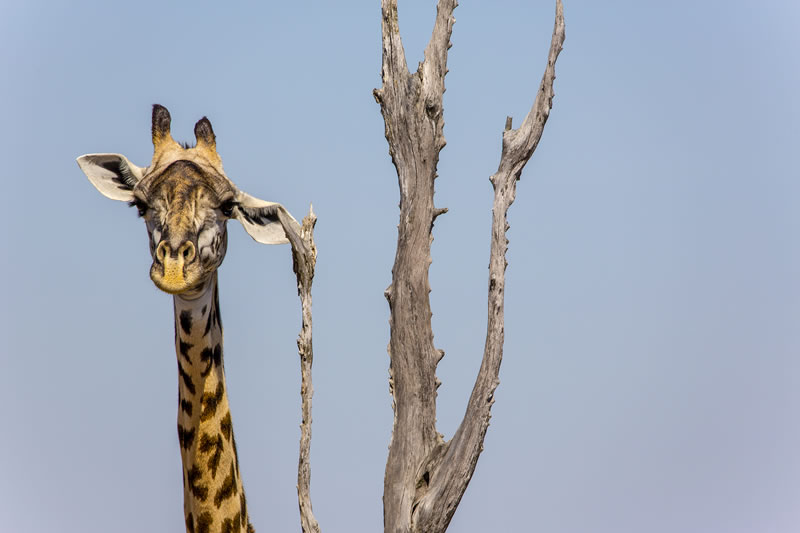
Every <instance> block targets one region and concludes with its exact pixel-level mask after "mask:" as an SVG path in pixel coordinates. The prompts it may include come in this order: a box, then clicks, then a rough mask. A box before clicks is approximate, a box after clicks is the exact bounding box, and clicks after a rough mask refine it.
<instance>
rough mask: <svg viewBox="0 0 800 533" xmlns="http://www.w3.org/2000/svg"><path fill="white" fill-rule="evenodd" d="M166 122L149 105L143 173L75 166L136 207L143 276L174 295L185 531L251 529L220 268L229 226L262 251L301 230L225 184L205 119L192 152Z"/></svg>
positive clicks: (117, 160) (99, 161)
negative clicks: (231, 403) (229, 379)
mask: <svg viewBox="0 0 800 533" xmlns="http://www.w3.org/2000/svg"><path fill="white" fill-rule="evenodd" d="M170 123H171V118H170V115H169V111H167V109H166V108H165V107H162V106H160V105H155V106H153V120H152V140H153V159H152V161H151V163H150V165H149V166H147V167H138V166H136V165H134V164H133V163H131V162H130V161H129V160H128V158H126V157H125V156H124V155H121V154H87V155H83V156H81V157H79V158H78V165H79V166H80V168H81V170H83V172H84V173H85V174H86V176H87V177H88V178H89V180H90V181H91V182H92V184H93V185H94V186H95V187H96V188H97V190H99V191H100V192H101V193H102V194H103V195H104V196H106V197H108V198H111V199H113V200H120V201H125V202H128V203H129V204H130V205H132V206H135V207H136V208H137V209H138V211H139V215H140V216H141V217H142V218H143V219H144V221H145V225H146V226H147V233H148V237H149V243H150V254H151V256H152V258H153V263H152V266H151V267H150V277H151V279H152V280H153V282H154V283H155V285H156V286H157V287H158V288H159V289H161V290H163V291H165V292H168V293H170V294H172V295H173V302H174V311H175V351H176V355H177V360H178V442H179V445H180V452H181V461H182V464H183V487H184V516H185V519H186V531H187V533H211V532H214V533H217V532H220V533H240V532H245V533H246V532H252V531H253V529H252V526H251V525H250V521H249V517H248V513H247V504H246V499H245V496H244V490H243V488H242V480H241V476H240V474H239V460H238V457H237V453H236V441H235V439H234V437H233V426H232V421H231V414H230V409H229V407H228V395H227V391H226V383H225V371H224V362H223V348H222V319H221V316H220V310H219V293H218V287H217V269H218V268H219V266H220V265H221V264H222V261H223V259H224V258H225V252H226V250H227V242H228V238H227V226H226V224H227V221H228V220H229V219H236V220H238V221H239V222H240V223H241V224H242V225H243V226H244V229H245V230H246V231H247V233H249V234H250V236H251V237H252V238H253V239H255V240H256V241H258V242H260V243H263V244H284V243H288V242H289V236H290V235H291V236H293V237H294V236H295V235H299V233H300V226H299V224H298V223H297V221H296V220H295V219H294V218H293V217H292V216H291V215H290V214H289V213H288V212H287V211H286V209H284V207H283V206H282V205H280V204H277V203H274V202H267V201H264V200H260V199H258V198H255V197H253V196H250V195H249V194H247V193H245V192H243V191H240V190H239V189H238V188H237V187H236V185H234V183H233V182H232V181H231V180H230V179H228V177H227V176H226V175H225V171H224V170H223V168H222V159H221V158H220V156H219V154H218V153H217V149H216V136H215V135H214V130H213V129H212V127H211V122H209V120H208V119H207V118H205V117H203V118H202V119H200V121H198V122H197V124H196V125H195V128H194V133H195V137H196V140H197V143H196V145H195V146H193V147H188V146H185V145H181V144H179V143H177V142H176V141H175V140H174V139H173V138H172V135H171V133H170Z"/></svg>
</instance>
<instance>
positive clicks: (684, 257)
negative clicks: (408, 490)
mask: <svg viewBox="0 0 800 533" xmlns="http://www.w3.org/2000/svg"><path fill="white" fill-rule="evenodd" d="M553 12H554V1H550V0H547V1H539V0H527V1H522V0H491V1H482V2H475V1H469V0H464V1H462V3H461V6H460V7H459V8H458V9H457V10H456V18H457V23H456V25H455V28H454V33H453V38H452V41H453V48H452V49H451V50H450V60H449V67H450V74H449V75H448V77H447V80H446V85H447V89H448V90H447V94H446V96H445V102H444V104H445V111H444V112H445V120H446V126H445V135H446V137H447V140H448V145H447V147H446V148H445V149H444V151H443V152H442V155H441V163H440V166H439V174H440V179H439V180H438V181H437V205H440V206H443V207H448V208H449V209H450V212H449V213H448V214H447V215H445V216H442V217H440V218H439V219H438V220H437V222H436V228H435V231H434V235H435V238H436V240H435V242H434V243H433V259H434V263H433V265H432V268H431V285H432V287H433V292H432V295H431V297H432V306H433V312H434V331H435V334H436V339H435V342H436V345H437V347H439V348H442V349H444V350H445V351H446V353H447V355H446V356H445V358H444V359H443V361H442V363H441V364H440V366H439V371H438V376H439V377H440V378H441V380H442V381H443V383H444V385H443V386H442V387H441V389H440V394H439V413H438V418H439V424H440V430H441V431H442V432H443V433H444V434H445V436H446V437H447V438H449V437H450V436H451V435H452V433H453V431H454V429H455V428H456V426H457V424H458V422H459V420H460V417H461V416H462V414H463V410H464V407H465V403H466V399H467V396H468V394H469V390H470V389H471V385H472V380H473V379H474V375H475V373H476V371H477V368H478V364H479V360H480V356H481V352H482V349H483V340H484V335H485V322H486V286H487V279H486V278H487V269H486V267H487V264H488V247H489V227H490V209H491V198H492V195H491V186H490V184H489V182H488V177H489V176H490V175H491V174H492V173H493V171H494V170H495V169H496V168H497V163H498V161H499V155H500V133H501V131H502V128H503V124H504V122H505V117H506V115H513V116H514V118H515V124H519V123H520V121H521V120H522V118H523V117H524V115H525V113H526V112H527V110H528V109H529V107H530V105H531V103H532V101H533V97H534V94H535V91H536V88H537V86H538V83H539V79H540V77H541V74H542V70H543V68H544V65H545V58H546V53H547V47H548V45H549V42H550V34H551V31H552V25H553ZM434 14H435V1H434V0H413V1H412V0H400V24H401V30H402V34H403V38H404V42H405V45H406V51H407V55H408V60H409V64H410V65H412V66H413V65H416V63H417V61H419V60H420V59H421V53H422V50H423V48H424V46H425V43H426V42H427V40H428V37H429V35H430V30H431V28H432V25H433V17H434ZM565 15H566V24H567V39H566V43H565V47H564V51H563V52H562V54H561V57H560V59H559V62H558V67H557V80H556V84H555V92H556V97H555V101H554V108H553V111H552V113H551V117H550V120H549V122H548V123H547V127H546V129H545V132H544V136H543V138H542V141H541V143H540V145H539V148H538V150H537V152H536V154H535V155H534V157H533V159H532V160H531V162H530V163H529V164H528V166H527V167H526V169H525V172H524V173H523V175H522V181H521V182H520V184H519V187H518V196H517V201H516V202H515V204H514V205H513V206H512V208H511V212H510V223H511V230H510V232H509V238H510V240H511V243H510V252H509V254H508V260H509V268H508V279H507V298H506V317H507V319H506V328H505V331H506V345H505V358H504V361H503V367H502V370H501V376H500V377H501V384H500V387H499V389H498V391H497V394H496V399H497V402H496V404H495V406H494V409H493V417H492V424H491V426H490V428H489V432H488V435H487V438H486V442H485V452H484V454H483V455H482V456H481V459H480V462H479V463H478V468H477V471H476V473H475V476H474V478H473V480H472V483H471V485H470V487H469V489H468V490H467V493H466V495H465V497H464V499H463V500H462V502H461V506H460V507H459V509H458V511H457V513H456V515H455V518H454V519H453V522H452V525H451V528H450V531H452V532H454V533H483V532H494V531H498V532H506V531H508V532H511V531H514V532H532V533H538V532H543V533H544V532H546V533H642V532H647V533H796V532H797V531H800V358H798V355H800V330H799V329H798V324H800V276H798V273H800V238H798V236H799V235H800V209H798V201H799V200H800V180H798V178H799V177H800V175H799V174H798V163H797V154H798V145H800V126H798V124H800V105H799V104H798V96H799V95H800V31H798V28H800V5H799V4H798V3H797V2H796V1H790V0H777V1H774V2H743V1H726V2H723V1H692V2H690V1H685V0H679V1H674V2H640V1H632V0H630V1H613V0H609V1H606V2H597V1H585V0H566V4H565ZM380 53H381V48H380V2H379V0H354V1H340V2H323V1H320V0H310V1H306V2H302V3H301V2H260V3H255V2H253V3H250V4H239V3H225V2H194V3H179V2H155V1H150V0H142V1H137V2H127V3H124V4H119V3H111V2H107V1H105V2H100V1H96V2H87V1H80V0H78V1H72V2H61V1H58V2H57V1H50V2H36V1H30V2H4V3H2V4H1V5H0V72H2V77H0V97H2V101H3V102H4V106H3V110H2V130H1V131H0V154H2V156H3V162H4V165H3V168H4V170H3V175H4V179H3V180H2V181H1V182H0V187H2V198H3V199H4V202H3V205H4V210H3V220H4V227H5V228H6V230H5V233H4V235H5V241H4V246H3V250H4V251H3V253H2V254H0V273H2V275H3V277H4V278H5V279H6V280H7V285H6V287H5V288H4V290H3V297H2V298H0V301H2V306H0V339H2V346H1V347H0V370H2V371H0V402H2V405H3V406H5V409H3V417H2V420H3V427H4V430H3V431H2V432H0V435H2V438H0V531H3V532H13V533H46V532H66V533H72V532H75V533H95V532H96V533H107V532H115V533H116V532H119V533H129V532H130V533H140V532H143V531H147V532H152V533H174V532H178V531H182V530H183V529H182V528H183V516H182V497H183V495H182V489H181V476H180V460H179V452H178V442H177V434H176V430H175V420H176V416H177V372H176V364H175V356H174V351H173V347H172V346H173V344H172V342H173V341H172V338H173V337H172V336H173V326H172V305H171V301H170V297H168V296H167V295H165V294H163V293H160V292H159V291H158V290H157V289H156V288H155V287H154V286H153V284H152V282H151V281H150V279H149V277H148V269H149V264H150V257H149V253H148V250H147V242H146V233H145V229H144V227H143V223H142V222H141V221H140V220H139V219H137V217H136V213H135V210H134V209H129V208H127V207H126V206H125V205H124V204H122V203H118V202H113V201H111V200H107V199H105V198H103V197H102V196H101V195H100V194H99V193H97V192H96V191H95V190H94V188H93V187H92V186H91V185H90V183H89V182H88V180H87V179H86V178H85V177H84V175H83V174H82V173H81V171H80V170H79V169H78V166H77V165H76V164H75V158H76V157H77V156H79V155H81V154H84V153H89V152H121V153H124V154H125V155H127V156H128V157H129V158H130V159H131V160H132V161H133V162H134V163H136V164H139V165H147V164H148V162H149V160H150V157H151V154H152V146H151V144H150V138H149V137H150V136H149V130H150V106H151V105H152V104H153V103H160V104H163V105H165V106H167V107H168V108H169V110H170V111H171V113H172V117H173V122H172V123H173V133H174V135H175V137H176V138H178V139H181V140H191V132H192V127H193V125H194V123H195V122H196V121H197V120H198V119H199V118H201V117H202V116H203V115H207V116H208V117H209V118H210V120H211V122H212V123H213V125H214V129H215V132H216V134H217V140H218V148H219V152H220V154H221V155H222V158H223V160H224V162H225V168H226V170H227V173H228V175H229V176H230V178H231V179H233V180H234V181H235V182H236V183H237V185H238V186H239V187H240V188H242V189H243V190H245V191H247V192H249V193H251V194H253V195H255V196H258V197H261V198H264V199H266V200H271V201H277V202H281V203H283V204H284V205H285V206H286V207H287V208H288V209H289V210H290V211H291V212H292V213H293V214H294V216H295V217H297V218H298V219H299V218H301V217H302V216H303V215H304V214H305V211H306V210H307V208H308V204H309V202H313V204H314V209H315V211H316V212H317V214H318V216H319V222H318V225H317V231H316V240H317V244H318V247H319V258H318V265H317V277H316V280H315V283H314V325H315V337H314V341H315V365H314V386H315V389H316V393H315V396H314V426H313V431H314V437H313V441H312V450H311V454H312V496H313V504H314V510H315V513H316V516H317V518H318V519H319V521H320V524H321V526H322V530H323V531H324V532H325V533H374V532H376V531H381V529H382V506H381V494H382V483H383V470H384V465H385V460H386V453H387V446H388V443H389V435H390V430H391V423H392V411H391V399H390V396H389V392H388V383H387V378H388V373H387V369H388V364H389V360H388V356H387V354H386V345H387V343H388V338H389V332H388V322H387V320H388V306H387V304H386V301H385V300H384V297H383V290H384V289H385V288H386V286H387V285H388V284H389V281H390V270H391V265H392V261H393V258H394V245H395V240H396V224H397V217H398V211H397V202H398V191H397V181H396V175H395V173H394V168H393V167H392V165H391V161H390V159H389V156H388V149H387V145H386V141H385V139H384V137H383V121H382V119H381V116H380V111H379V108H378V105H377V104H376V103H375V102H374V100H373V98H372V95H371V91H372V89H373V88H375V87H378V86H380V84H381V80H380V60H381V57H380ZM229 237H230V243H229V247H228V256H227V259H226V260H225V264H224V265H223V266H222V268H221V270H220V290H221V304H222V315H223V321H224V324H225V334H226V335H225V339H226V347H225V355H226V372H227V377H228V385H229V386H228V389H229V393H230V400H231V405H232V411H233V418H234V425H235V429H236V435H237V442H238V445H239V453H240V459H241V463H242V475H243V479H244V483H245V487H246V490H247V495H248V501H249V502H250V505H251V509H250V511H251V516H252V520H253V524H254V525H255V527H256V530H257V531H259V532H260V533H266V532H269V531H277V532H286V531H299V521H298V511H297V504H296V493H295V476H296V463H297V444H298V439H299V430H298V425H299V422H300V396H299V364H298V357H297V353H296V345H295V338H296V335H297V332H298V329H299V325H300V318H299V313H300V310H299V301H298V299H297V297H296V291H295V286H294V276H293V274H292V272H291V260H290V251H289V249H288V247H285V246H283V247H277V246H275V247H267V246H262V245H258V244H256V243H255V242H253V241H252V240H251V239H250V238H249V237H248V236H247V235H246V234H245V232H244V231H243V230H242V228H241V227H239V226H238V224H236V223H235V222H233V223H231V224H229Z"/></svg>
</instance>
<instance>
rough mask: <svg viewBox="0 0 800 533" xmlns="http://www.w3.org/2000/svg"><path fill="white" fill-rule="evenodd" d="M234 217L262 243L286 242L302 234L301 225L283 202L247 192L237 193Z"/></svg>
mask: <svg viewBox="0 0 800 533" xmlns="http://www.w3.org/2000/svg"><path fill="white" fill-rule="evenodd" d="M233 217H234V218H236V219H237V220H238V221H239V222H241V223H242V226H244V229H245V231H247V233H249V234H250V236H251V237H252V238H253V239H254V240H256V241H257V242H260V243H261V244H286V243H288V242H289V239H290V238H291V237H294V236H298V237H299V235H300V225H299V224H298V223H297V221H296V220H295V219H294V217H293V216H292V215H290V214H289V212H288V211H287V210H286V208H285V207H283V206H282V205H281V204H276V203H275V202H266V201H264V200H260V199H258V198H255V197H253V196H250V195H249V194H247V193H244V192H241V191H240V192H239V193H238V194H237V195H236V209H235V211H234V215H233Z"/></svg>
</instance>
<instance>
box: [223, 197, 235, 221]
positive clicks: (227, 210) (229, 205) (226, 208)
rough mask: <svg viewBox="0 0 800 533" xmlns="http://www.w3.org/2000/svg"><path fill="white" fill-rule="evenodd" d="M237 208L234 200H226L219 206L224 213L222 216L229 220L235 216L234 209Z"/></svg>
mask: <svg viewBox="0 0 800 533" xmlns="http://www.w3.org/2000/svg"><path fill="white" fill-rule="evenodd" d="M234 207H236V202H234V201H233V200H226V201H225V202H222V204H220V206H219V210H220V211H222V214H223V215H225V216H226V217H227V218H231V216H232V215H233V208H234Z"/></svg>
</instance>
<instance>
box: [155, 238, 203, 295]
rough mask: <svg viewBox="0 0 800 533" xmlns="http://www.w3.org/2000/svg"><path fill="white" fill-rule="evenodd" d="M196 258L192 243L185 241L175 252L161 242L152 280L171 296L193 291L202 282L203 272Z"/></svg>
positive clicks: (165, 243) (156, 254) (166, 243)
mask: <svg viewBox="0 0 800 533" xmlns="http://www.w3.org/2000/svg"><path fill="white" fill-rule="evenodd" d="M196 258H197V249H196V248H195V245H194V243H193V242H192V241H188V240H187V241H184V242H183V243H182V244H180V245H179V246H178V248H177V250H175V251H173V250H172V248H171V247H170V245H169V243H168V242H166V241H161V242H160V243H159V245H158V247H157V248H156V253H155V257H154V259H153V266H152V267H151V268H150V279H152V280H153V283H155V284H156V286H157V287H158V288H159V289H161V290H162V291H164V292H168V293H170V294H180V293H182V292H185V291H187V290H189V289H192V288H193V287H194V286H195V285H196V284H197V282H198V281H199V280H200V278H201V271H202V269H201V268H200V266H199V265H198V264H197V261H195V259H196Z"/></svg>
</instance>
